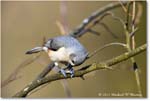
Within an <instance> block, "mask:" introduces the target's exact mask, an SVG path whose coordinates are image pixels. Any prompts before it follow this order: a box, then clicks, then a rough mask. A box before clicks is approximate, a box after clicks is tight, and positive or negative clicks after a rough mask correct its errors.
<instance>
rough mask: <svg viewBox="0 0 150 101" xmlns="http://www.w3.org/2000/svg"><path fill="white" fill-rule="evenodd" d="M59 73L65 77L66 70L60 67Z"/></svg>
mask: <svg viewBox="0 0 150 101" xmlns="http://www.w3.org/2000/svg"><path fill="white" fill-rule="evenodd" d="M60 73H61V74H62V75H63V76H64V77H67V75H66V71H65V70H64V69H60Z"/></svg>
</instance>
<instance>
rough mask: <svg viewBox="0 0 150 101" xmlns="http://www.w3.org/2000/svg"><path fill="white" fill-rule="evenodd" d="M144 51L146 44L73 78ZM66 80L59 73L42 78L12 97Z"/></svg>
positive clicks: (76, 74)
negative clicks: (53, 82)
mask: <svg viewBox="0 0 150 101" xmlns="http://www.w3.org/2000/svg"><path fill="white" fill-rule="evenodd" d="M145 50H146V44H144V45H142V46H140V47H138V48H136V49H135V50H132V51H130V52H126V53H124V54H122V55H120V56H117V57H115V58H112V59H110V60H107V61H105V62H101V63H93V64H91V65H88V66H87V67H86V68H85V69H80V70H77V71H75V75H74V77H73V78H75V77H83V76H84V75H85V74H87V73H90V72H92V71H95V70H100V69H107V68H110V66H113V65H115V64H118V63H120V62H122V61H125V60H127V59H129V58H131V57H133V56H135V55H138V54H140V53H142V52H144V51H145ZM68 78H70V74H67V77H64V76H63V75H62V74H60V73H56V74H53V75H50V76H47V77H44V78H42V79H39V80H36V81H34V82H31V83H30V84H28V85H27V86H26V87H25V88H23V89H22V90H21V91H19V92H18V93H17V94H15V95H14V96H13V97H26V96H27V95H28V93H30V92H31V91H32V90H34V89H36V88H37V87H40V86H41V85H43V84H46V83H50V82H52V81H57V80H61V79H68Z"/></svg>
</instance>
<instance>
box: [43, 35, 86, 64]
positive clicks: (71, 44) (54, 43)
mask: <svg viewBox="0 0 150 101" xmlns="http://www.w3.org/2000/svg"><path fill="white" fill-rule="evenodd" d="M44 46H45V47H47V48H49V49H50V50H54V51H57V50H58V49H60V48H61V47H64V48H65V49H66V51H67V52H68V54H69V55H70V58H71V60H72V62H73V63H74V65H80V64H82V63H83V62H84V60H85V59H86V57H87V55H88V52H87V50H86V49H85V48H84V47H83V45H81V44H80V42H79V41H78V40H77V39H75V38H73V37H72V36H68V35H64V36H58V37H54V38H51V39H49V40H48V41H47V42H46V44H45V45H44Z"/></svg>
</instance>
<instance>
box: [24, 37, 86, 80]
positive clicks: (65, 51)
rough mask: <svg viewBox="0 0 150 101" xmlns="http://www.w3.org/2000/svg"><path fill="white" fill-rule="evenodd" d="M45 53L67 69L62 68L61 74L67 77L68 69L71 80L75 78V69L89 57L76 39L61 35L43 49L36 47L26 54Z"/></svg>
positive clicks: (56, 64)
mask: <svg viewBox="0 0 150 101" xmlns="http://www.w3.org/2000/svg"><path fill="white" fill-rule="evenodd" d="M40 51H45V52H46V53H47V54H48V56H49V58H50V60H51V61H53V62H54V64H55V66H57V67H58V65H59V63H62V64H64V65H65V66H66V68H61V69H60V72H61V73H62V74H63V75H64V77H66V73H67V71H66V69H68V70H69V73H70V76H71V78H72V77H73V76H74V69H73V67H75V66H79V65H81V64H82V63H84V61H85V60H86V58H87V57H88V51H87V49H86V48H85V47H84V46H83V45H82V44H81V43H80V42H79V41H78V40H77V39H76V38H74V37H72V36H70V35H61V36H56V37H53V38H50V39H48V40H47V41H46V43H45V44H44V45H43V46H42V47H35V48H32V49H31V50H29V51H27V52H26V54H33V53H38V52H40Z"/></svg>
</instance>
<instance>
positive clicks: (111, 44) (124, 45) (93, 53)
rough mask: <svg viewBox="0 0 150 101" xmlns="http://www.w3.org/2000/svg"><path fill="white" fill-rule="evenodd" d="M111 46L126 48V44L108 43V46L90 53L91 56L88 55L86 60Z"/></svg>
mask: <svg viewBox="0 0 150 101" xmlns="http://www.w3.org/2000/svg"><path fill="white" fill-rule="evenodd" d="M113 45H118V46H123V47H124V48H127V47H126V44H124V43H119V42H115V43H109V44H106V45H104V46H103V47H100V48H98V49H96V50H95V51H94V52H92V53H91V54H89V56H88V58H91V57H92V56H94V55H95V54H96V53H98V52H100V51H101V50H103V49H105V48H107V47H109V46H113Z"/></svg>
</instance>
